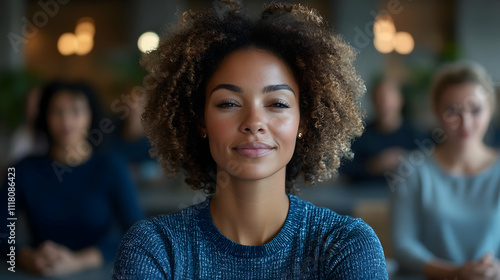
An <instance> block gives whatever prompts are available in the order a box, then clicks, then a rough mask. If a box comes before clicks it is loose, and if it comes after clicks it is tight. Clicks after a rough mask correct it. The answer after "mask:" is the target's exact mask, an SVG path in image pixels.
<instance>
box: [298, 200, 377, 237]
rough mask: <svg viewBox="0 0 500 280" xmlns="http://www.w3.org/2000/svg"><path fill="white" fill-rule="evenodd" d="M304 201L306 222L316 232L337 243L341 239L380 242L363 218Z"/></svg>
mask: <svg viewBox="0 0 500 280" xmlns="http://www.w3.org/2000/svg"><path fill="white" fill-rule="evenodd" d="M303 203H304V204H305V207H306V223H307V224H308V226H309V228H311V229H312V230H313V232H314V233H315V234H318V235H323V237H327V239H330V241H335V243H337V244H339V242H341V241H344V242H347V243H352V242H353V241H355V240H359V241H362V242H365V241H367V242H371V241H376V243H378V238H377V236H376V234H375V232H374V231H373V229H372V228H371V227H370V226H369V225H368V224H366V223H365V222H364V221H363V220H361V219H357V218H352V217H350V216H346V215H340V214H338V213H336V212H335V211H332V210H330V209H328V208H324V207H318V206H315V205H314V204H312V203H310V202H306V201H303Z"/></svg>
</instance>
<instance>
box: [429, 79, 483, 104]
mask: <svg viewBox="0 0 500 280" xmlns="http://www.w3.org/2000/svg"><path fill="white" fill-rule="evenodd" d="M486 102H488V93H487V92H486V90H485V89H484V87H483V86H481V85H480V84H476V83H465V84H456V85H451V86H449V87H447V88H446V89H444V91H443V92H442V94H441V98H440V102H439V103H440V105H444V106H447V105H450V104H457V103H458V104H464V105H466V104H482V103H486Z"/></svg>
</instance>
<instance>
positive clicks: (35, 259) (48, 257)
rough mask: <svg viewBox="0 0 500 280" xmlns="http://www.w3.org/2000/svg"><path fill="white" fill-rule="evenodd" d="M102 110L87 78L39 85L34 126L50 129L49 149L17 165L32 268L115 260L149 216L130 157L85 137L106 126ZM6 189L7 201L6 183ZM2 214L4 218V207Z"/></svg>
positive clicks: (25, 254)
mask: <svg viewBox="0 0 500 280" xmlns="http://www.w3.org/2000/svg"><path fill="white" fill-rule="evenodd" d="M99 112H100V110H99V106H98V102H97V99H96V96H95V94H94V93H93V91H92V89H91V88H90V87H89V86H87V85H86V84H83V83H82V84H73V83H65V82H53V83H50V84H48V85H47V86H46V87H45V88H44V89H43V91H42V97H41V100H40V107H39V115H38V118H37V128H38V129H39V130H40V132H42V133H43V134H46V136H47V138H48V143H49V146H50V149H49V152H48V153H47V154H46V155H44V156H38V157H28V158H26V159H24V160H22V161H21V162H19V163H18V164H17V165H15V166H14V168H15V188H16V193H15V198H16V211H23V212H25V213H26V217H27V224H28V226H29V229H30V237H31V243H30V244H16V246H17V247H16V249H17V260H18V264H19V265H20V266H21V267H23V268H24V269H25V270H27V271H29V272H31V273H34V274H39V275H43V276H58V275H64V274H69V273H73V272H77V271H80V270H85V269H90V268H97V267H100V266H101V265H103V264H104V263H105V262H110V261H112V260H113V259H114V256H115V254H116V250H117V248H118V245H119V242H120V239H121V236H122V234H123V233H124V232H125V231H126V230H127V229H128V228H129V227H130V226H131V225H132V224H133V223H135V222H136V221H138V220H140V219H141V218H143V217H144V215H143V212H142V209H141V208H140V206H139V203H138V199H137V193H136V190H135V186H134V184H133V183H132V180H131V177H130V175H129V169H128V166H127V164H126V161H125V160H124V159H122V158H121V157H119V156H116V155H112V154H107V153H102V152H97V149H94V147H93V145H92V144H91V142H90V141H89V138H88V137H87V135H89V132H90V131H94V132H95V129H98V130H101V132H102V133H106V130H108V129H109V126H110V124H109V123H106V122H105V121H106V119H105V118H101V117H100V113H99ZM107 120H109V119H107ZM1 191H2V192H3V194H2V197H3V200H2V201H7V184H5V185H4V187H3V189H2V190H1ZM0 213H2V216H4V219H2V220H5V216H6V215H7V207H5V209H3V210H2V212H0ZM5 230H6V229H2V231H5ZM0 243H1V244H2V245H4V244H5V241H3V240H2V242H0Z"/></svg>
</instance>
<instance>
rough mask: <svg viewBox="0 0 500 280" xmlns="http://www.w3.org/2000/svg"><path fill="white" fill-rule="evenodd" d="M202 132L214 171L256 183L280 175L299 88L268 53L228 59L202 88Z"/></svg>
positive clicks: (289, 149) (294, 128)
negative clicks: (204, 93) (208, 148)
mask: <svg viewBox="0 0 500 280" xmlns="http://www.w3.org/2000/svg"><path fill="white" fill-rule="evenodd" d="M205 104H206V105H205V119H204V130H205V131H204V132H205V133H206V134H207V136H208V141H209V145H210V152H211V154H212V157H213V158H214V160H215V162H216V163H217V167H218V170H219V171H221V170H223V171H226V172H227V173H229V174H231V175H232V176H236V177H238V178H240V179H248V180H256V179H263V178H266V177H269V176H271V175H273V174H275V173H277V172H279V171H282V172H284V171H285V167H286V165H287V163H288V162H289V161H290V159H291V158H292V155H293V153H294V149H295V141H296V138H297V134H298V128H299V122H300V111H299V88H298V85H297V83H296V81H295V78H294V76H293V73H292V71H291V70H290V69H289V67H288V66H287V65H286V64H285V62H284V61H282V60H281V59H279V58H278V57H276V56H275V55H274V54H273V53H271V52H268V51H264V50H259V49H256V48H250V49H246V50H238V51H234V52H233V53H231V54H229V55H228V56H227V57H226V58H225V59H224V60H223V61H222V63H221V65H220V67H219V68H218V69H217V70H216V72H215V73H214V74H213V76H212V77H211V78H210V80H209V81H208V84H207V88H206V102H205Z"/></svg>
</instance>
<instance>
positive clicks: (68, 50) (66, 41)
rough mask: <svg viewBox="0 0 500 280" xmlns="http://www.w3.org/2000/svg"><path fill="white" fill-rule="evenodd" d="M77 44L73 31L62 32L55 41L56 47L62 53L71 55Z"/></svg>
mask: <svg viewBox="0 0 500 280" xmlns="http://www.w3.org/2000/svg"><path fill="white" fill-rule="evenodd" d="M77 46H78V41H77V39H76V36H75V34H73V33H64V34H62V35H61V37H59V40H58V41H57V49H58V50H59V53H61V54H62V55H71V54H73V53H75V51H76V49H77Z"/></svg>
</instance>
